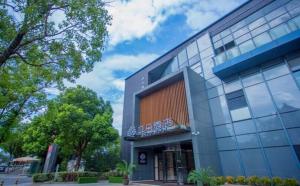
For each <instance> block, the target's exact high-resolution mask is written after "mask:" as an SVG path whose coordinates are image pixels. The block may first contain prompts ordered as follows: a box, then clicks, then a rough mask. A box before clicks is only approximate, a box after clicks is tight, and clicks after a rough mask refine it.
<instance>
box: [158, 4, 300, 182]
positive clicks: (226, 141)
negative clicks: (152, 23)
mask: <svg viewBox="0 0 300 186" xmlns="http://www.w3.org/2000/svg"><path fill="white" fill-rule="evenodd" d="M298 29H300V0H275V1H272V2H271V3H270V4H268V5H266V6H264V7H263V8H262V9H260V10H258V11H256V12H255V13H254V14H252V15H250V16H247V18H245V19H242V20H241V21H239V22H237V23H235V24H234V25H233V26H230V27H229V28H226V29H225V30H223V31H221V32H220V33H218V34H216V35H214V36H211V35H210V33H208V32H206V33H205V34H201V36H200V37H199V38H193V41H191V42H189V44H187V45H186V47H185V48H183V49H180V50H179V52H178V53H177V55H176V56H175V57H174V58H172V61H171V62H170V63H169V65H168V66H167V67H166V69H165V71H164V72H163V73H162V77H163V76H166V75H168V74H170V73H171V72H175V71H178V70H180V69H181V68H183V67H185V66H190V68H191V69H192V70H193V71H195V72H196V73H197V74H199V76H200V77H201V79H202V80H203V81H205V89H206V90H205V93H206V95H207V99H208V104H209V109H210V115H211V120H212V125H213V128H214V134H215V137H216V144H217V149H218V152H219V157H220V164H221V169H222V174H223V175H224V176H239V175H244V176H253V175H257V176H270V177H271V176H280V177H294V178H297V179H300V160H299V156H300V51H293V52H291V53H289V54H286V55H284V56H281V57H280V58H278V59H273V60H270V61H266V62H264V63H263V64H261V65H258V66H255V67H252V68H250V69H247V70H246V71H242V72H239V73H238V74H232V76H231V77H227V78H226V79H220V78H218V77H217V76H216V75H215V74H214V73H213V71H212V68H213V67H215V66H216V65H219V64H221V63H224V62H226V61H227V60H230V59H233V58H235V57H237V56H239V55H241V54H245V53H247V52H250V51H252V50H253V49H255V48H257V47H260V46H263V45H264V44H266V43H269V42H271V41H274V40H276V39H278V38H280V37H282V36H284V35H286V34H288V33H291V32H293V31H295V30H298Z"/></svg>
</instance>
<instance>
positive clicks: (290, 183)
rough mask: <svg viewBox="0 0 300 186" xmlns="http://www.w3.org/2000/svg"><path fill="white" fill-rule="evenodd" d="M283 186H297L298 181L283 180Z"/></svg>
mask: <svg viewBox="0 0 300 186" xmlns="http://www.w3.org/2000/svg"><path fill="white" fill-rule="evenodd" d="M283 185H284V186H297V185H298V183H297V180H296V179H292V178H287V179H284V180H283Z"/></svg>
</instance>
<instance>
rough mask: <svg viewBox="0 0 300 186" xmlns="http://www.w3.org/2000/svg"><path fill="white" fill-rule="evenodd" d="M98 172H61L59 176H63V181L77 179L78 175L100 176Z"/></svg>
mask: <svg viewBox="0 0 300 186" xmlns="http://www.w3.org/2000/svg"><path fill="white" fill-rule="evenodd" d="M99 175H100V173H98V172H88V171H87V172H59V173H58V176H59V177H61V179H62V181H63V182H71V181H77V180H78V177H97V178H98V177H99Z"/></svg>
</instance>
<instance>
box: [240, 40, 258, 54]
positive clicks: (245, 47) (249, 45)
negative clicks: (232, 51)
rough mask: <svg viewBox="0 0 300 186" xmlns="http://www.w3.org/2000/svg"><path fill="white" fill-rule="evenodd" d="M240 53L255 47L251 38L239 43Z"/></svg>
mask: <svg viewBox="0 0 300 186" xmlns="http://www.w3.org/2000/svg"><path fill="white" fill-rule="evenodd" d="M239 48H240V51H241V54H243V53H246V52H249V51H250V50H253V49H254V48H255V46H254V43H253V41H252V40H248V41H246V42H244V43H242V44H240V45H239Z"/></svg>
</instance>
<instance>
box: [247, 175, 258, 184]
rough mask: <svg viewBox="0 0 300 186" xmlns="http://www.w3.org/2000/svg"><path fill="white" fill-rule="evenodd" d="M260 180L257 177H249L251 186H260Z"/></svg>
mask: <svg viewBox="0 0 300 186" xmlns="http://www.w3.org/2000/svg"><path fill="white" fill-rule="evenodd" d="M259 183H260V180H259V178H258V177H257V176H250V177H248V184H249V185H254V186H255V185H259Z"/></svg>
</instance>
